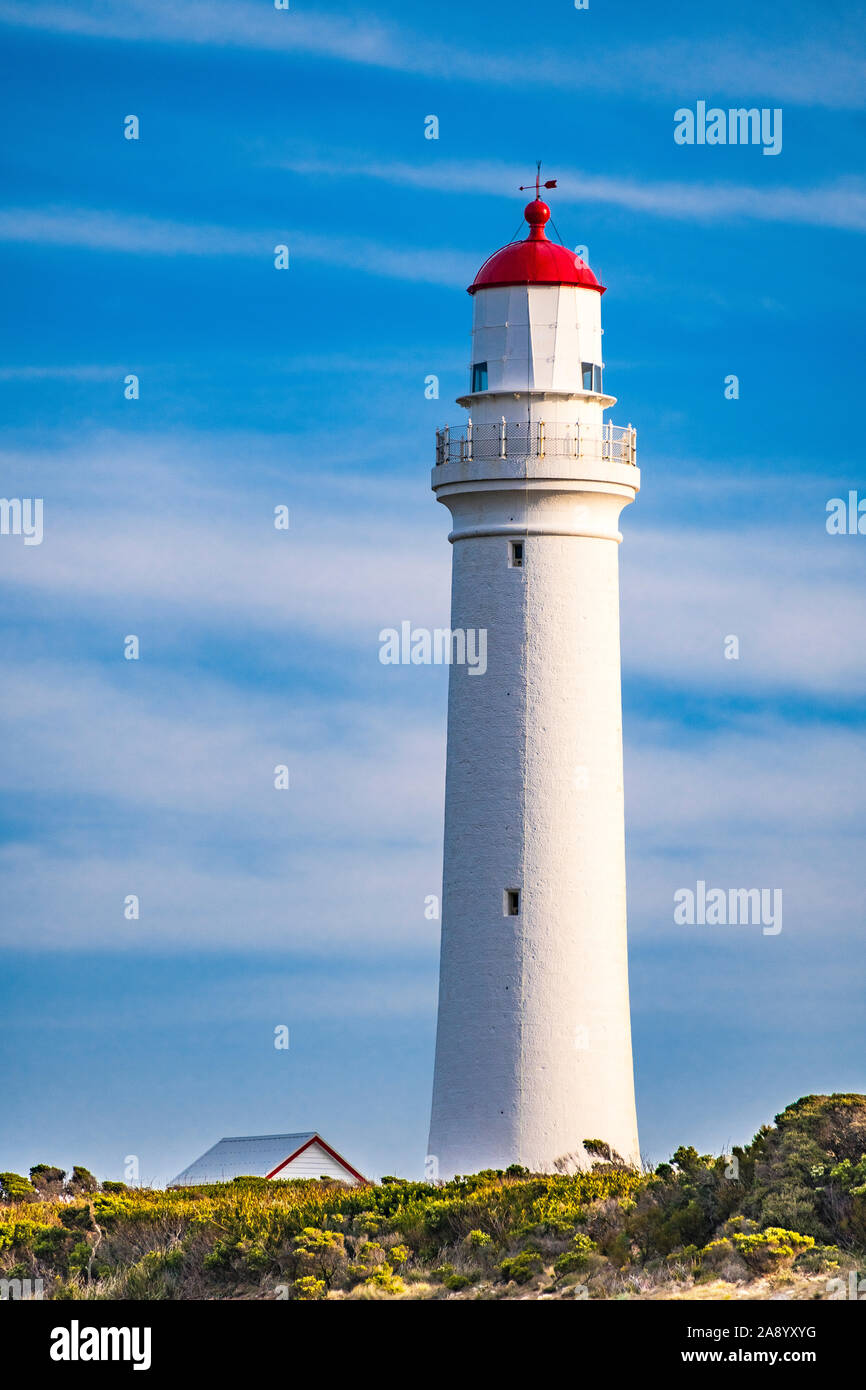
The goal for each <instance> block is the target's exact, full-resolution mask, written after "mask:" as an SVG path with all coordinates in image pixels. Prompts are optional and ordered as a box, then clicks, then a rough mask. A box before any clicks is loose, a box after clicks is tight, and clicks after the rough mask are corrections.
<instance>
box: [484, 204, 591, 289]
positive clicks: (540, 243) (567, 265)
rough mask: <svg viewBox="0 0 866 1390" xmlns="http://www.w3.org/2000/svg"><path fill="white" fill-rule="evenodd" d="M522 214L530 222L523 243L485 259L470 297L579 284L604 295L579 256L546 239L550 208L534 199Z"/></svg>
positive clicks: (565, 247) (515, 243)
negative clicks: (480, 292) (528, 287)
mask: <svg viewBox="0 0 866 1390" xmlns="http://www.w3.org/2000/svg"><path fill="white" fill-rule="evenodd" d="M523 215H524V217H525V218H526V220H527V222H528V223H529V235H528V237H527V238H526V240H525V241H512V242H509V244H508V245H507V246H503V248H502V250H501V251H494V253H493V255H492V256H488V258H487V260H486V261H485V262H484V264H483V266H482V267H481V269H480V270H479V272H478V274H477V275H476V276H475V279H474V280H473V282H472V284H471V285H470V286H469V293H470V294H474V293H475V291H476V290H480V289H493V288H495V287H499V286H502V285H582V286H583V287H584V288H585V289H588V290H598V292H599V294H604V288H605V287H604V285H600V284H599V283H598V281H597V280H596V278H595V276H594V275H593V273H592V271H591V270H590V268H589V266H588V265H587V264H586V262H585V261H582V260H581V259H580V256H576V255H575V254H574V252H573V251H569V249H568V247H567V246H560V245H559V243H558V242H555V241H549V240H548V238H547V233H546V232H545V230H544V224H545V222H547V220H548V219H549V217H550V208H549V207H548V206H547V204H546V203H543V202H542V201H541V199H540V198H535V199H534V200H533V201H532V202H531V203H527V205H526V207H525V208H524V211H523Z"/></svg>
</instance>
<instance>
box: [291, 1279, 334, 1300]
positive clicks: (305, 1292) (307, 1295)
mask: <svg viewBox="0 0 866 1390" xmlns="http://www.w3.org/2000/svg"><path fill="white" fill-rule="evenodd" d="M327 1297H328V1286H327V1284H326V1283H325V1281H324V1279H314V1278H313V1276H312V1275H311V1274H304V1275H302V1277H301V1278H300V1279H296V1280H295V1282H294V1283H293V1284H292V1298H294V1299H297V1300H298V1302H299V1303H308V1302H310V1301H311V1300H312V1299H314V1298H327Z"/></svg>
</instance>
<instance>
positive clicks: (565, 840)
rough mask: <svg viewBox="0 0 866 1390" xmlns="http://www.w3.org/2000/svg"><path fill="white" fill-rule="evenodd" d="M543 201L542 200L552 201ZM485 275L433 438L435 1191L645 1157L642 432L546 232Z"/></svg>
mask: <svg viewBox="0 0 866 1390" xmlns="http://www.w3.org/2000/svg"><path fill="white" fill-rule="evenodd" d="M553 186H555V184H554V183H552V182H551V183H548V184H546V185H545V187H553ZM540 193H541V188H540V186H539V180H538V179H537V180H536V184H535V198H534V199H533V200H532V201H531V202H530V203H529V204H528V205H527V207H526V209H525V212H524V216H525V219H526V223H527V225H528V230H527V232H526V235H525V238H524V239H522V240H518V241H514V242H511V243H510V244H509V245H507V246H505V247H503V248H502V250H500V251H497V252H496V253H495V254H494V255H492V256H490V257H489V259H488V260H487V261H485V263H484V264H483V265H482V267H481V269H480V270H479V271H478V274H477V275H476V277H475V280H474V282H473V283H472V285H470V286H469V293H470V295H471V296H472V303H473V325H472V355H471V363H470V366H469V373H468V376H469V390H468V392H467V394H466V395H465V396H461V397H459V398H458V401H457V404H458V405H460V406H462V407H465V409H466V410H467V411H468V416H467V418H466V419H465V420H464V421H463V422H462V423H461V424H459V425H452V426H446V427H445V428H443V429H441V430H439V431H437V436H436V464H435V467H434V468H433V474H432V487H433V491H434V492H435V494H436V499H437V501H439V502H442V503H443V504H444V505H445V506H446V507H447V508H448V510H449V512H450V514H451V532H450V535H449V537H448V539H449V541H450V542H451V545H452V588H451V634H452V639H453V641H454V646H455V650H457V649H458V645H459V635H460V634H461V633H464V634H465V633H466V632H469V631H472V630H475V631H476V632H478V631H482V632H486V634H487V636H486V641H487V662H486V667H485V669H484V671H483V672H480V671H478V670H473V668H472V667H471V666H469V665H467V664H466V663H465V662H464V663H461V662H460V661H459V660H458V661H456V662H453V663H452V664H451V668H450V673H449V675H450V678H449V689H448V751H447V770H446V787H445V840H444V871H443V889H442V945H441V962H440V980H439V1013H438V1026H437V1038H436V1063H435V1077H434V1085H433V1105H432V1116H431V1123H430V1137H429V1143H428V1163H427V1171H428V1173H430V1174H432V1175H438V1176H439V1177H443V1178H448V1177H450V1176H452V1175H454V1174H455V1173H471V1172H476V1171H478V1170H479V1169H481V1168H490V1167H495V1168H504V1167H507V1166H508V1165H509V1164H513V1163H518V1164H522V1165H524V1166H526V1167H527V1168H529V1169H531V1170H533V1171H536V1172H551V1171H554V1168H555V1166H556V1162H557V1160H558V1159H560V1160H561V1159H565V1158H566V1157H567V1156H568V1157H570V1159H571V1161H572V1163H575V1162H576V1163H577V1165H579V1166H583V1165H586V1164H588V1163H589V1162H590V1161H591V1155H590V1154H588V1152H587V1150H586V1149H585V1147H584V1141H585V1140H587V1139H591V1140H602V1141H603V1142H604V1143H606V1144H608V1145H609V1146H610V1148H611V1149H612V1150H614V1151H616V1153H618V1154H619V1155H620V1156H621V1157H622V1158H623V1159H625V1160H626V1161H627V1162H637V1161H638V1159H639V1150H638V1138H637V1120H636V1114H635V1100H634V1077H633V1066H632V1047H631V1024H630V1017H629V994H628V962H627V947H626V884H625V825H624V803H623V765H622V699H621V682H620V634H619V566H618V556H619V544H620V541H621V540H622V536H621V533H620V530H619V517H620V513H621V511H622V509H623V507H624V506H625V505H626V504H627V503H629V502H631V501H633V500H634V498H635V496H636V494H637V491H638V488H639V485H640V474H639V472H638V469H637V466H636V461H635V431H634V429H633V428H632V427H631V425H626V426H620V425H614V424H612V423H610V422H609V421H607V420H605V418H604V412H605V411H606V410H607V409H608V408H609V407H611V406H613V405H615V404H616V398H615V397H614V396H609V395H606V394H605V391H604V357H603V352H602V332H603V330H602V326H601V300H602V295H603V294H604V292H605V290H604V286H603V285H601V284H600V283H599V281H598V280H597V278H596V276H595V275H594V274H593V272H592V271H591V270H590V268H589V266H588V265H587V264H586V262H585V261H584V260H583V259H582V258H581V257H579V256H577V255H575V254H574V253H573V252H572V251H570V250H569V249H568V248H567V247H565V246H562V245H559V244H558V243H557V242H554V241H552V240H551V239H550V238H549V237H548V235H547V230H546V228H547V223H548V221H549V219H550V209H549V207H548V206H547V204H546V203H545V202H543V201H542V199H541V196H540Z"/></svg>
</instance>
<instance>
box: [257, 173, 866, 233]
mask: <svg viewBox="0 0 866 1390" xmlns="http://www.w3.org/2000/svg"><path fill="white" fill-rule="evenodd" d="M280 165H281V167H282V168H285V169H289V170H291V171H292V172H293V173H299V174H313V175H317V174H322V175H331V176H334V175H340V176H341V177H343V178H352V177H357V176H359V175H360V176H362V177H364V178H370V179H379V180H381V181H382V182H384V183H388V184H391V185H393V186H396V187H403V188H423V189H434V190H436V191H443V192H445V191H448V192H454V191H458V192H460V191H463V192H467V193H472V194H473V195H477V194H478V193H487V194H490V195H493V196H494V197H498V198H501V197H502V196H503V192H504V191H506V190H513V189H516V188H518V187H519V185H520V183H521V182H522V181H523V179H524V178H525V174H526V171H525V169H521V168H520V166H517V165H510V164H505V163H501V162H493V161H483V162H457V161H448V162H438V161H437V163H436V164H435V165H431V164H429V163H419V164H406V163H400V162H396V161H395V162H382V161H379V160H375V159H372V158H370V157H369V156H364V155H358V156H355V157H353V156H351V155H345V156H343V157H342V158H341V157H340V156H339V155H338V154H334V155H329V157H328V158H327V159H319V158H305V157H303V156H299V157H294V158H293V157H291V156H290V157H288V158H286V159H283V160H281V161H280ZM556 198H557V204H560V203H572V204H577V205H580V204H584V205H585V204H587V203H598V204H604V205H608V206H611V207H620V208H627V209H628V210H629V211H630V212H638V213H647V214H650V215H651V216H654V217H669V218H675V219H677V220H679V221H695V222H718V221H719V220H720V219H721V220H725V221H733V220H735V219H744V220H751V221H758V222H788V223H799V224H803V225H806V226H815V227H836V228H839V229H841V230H846V231H856V232H862V231H866V183H864V181H863V180H862V179H860V178H849V179H843V180H836V181H835V182H834V183H832V184H823V185H818V186H815V187H812V188H785V187H767V186H756V185H748V184H725V183H715V184H705V183H699V182H695V181H692V182H689V183H685V182H677V181H674V180H665V181H661V182H659V181H653V180H650V179H646V180H641V181H638V180H637V179H631V178H619V177H616V176H612V175H599V174H592V173H588V172H583V171H580V170H576V169H571V170H569V169H566V170H565V171H564V172H562V173H559V172H558V173H557V189H556Z"/></svg>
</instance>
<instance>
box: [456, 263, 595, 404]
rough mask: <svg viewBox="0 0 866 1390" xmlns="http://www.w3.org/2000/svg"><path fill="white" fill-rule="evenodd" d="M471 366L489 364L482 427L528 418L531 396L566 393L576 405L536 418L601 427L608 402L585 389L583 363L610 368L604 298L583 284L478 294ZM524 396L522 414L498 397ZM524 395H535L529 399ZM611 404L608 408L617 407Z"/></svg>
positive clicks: (517, 287)
mask: <svg viewBox="0 0 866 1390" xmlns="http://www.w3.org/2000/svg"><path fill="white" fill-rule="evenodd" d="M471 354H472V362H486V363H487V388H488V393H494V395H493V396H490V395H487V396H483V395H479V396H477V397H476V398H475V399H474V400H473V404H472V419H473V420H474V421H476V422H477V423H478V424H482V423H486V422H488V421H498V420H499V419H500V417H501V416H502V415H503V414H504V415H505V417H506V419H527V418H529V417H528V416H527V414H526V409H525V408H526V406H527V405H528V403H529V400H530V398H531V393H534V392H540V391H546V392H557V393H565V394H566V395H568V396H571V397H572V399H571V400H566V401H562V400H557V401H553V400H546V401H545V403H544V409H542V410H540V411H536V412H535V413H534V414H533V415H532V416H531V418H532V419H544V420H545V421H547V422H551V423H552V422H554V421H556V420H559V419H568V420H569V421H573V420H575V419H581V420H583V421H585V422H587V423H593V424H597V423H599V422H600V421H601V418H602V409H603V406H602V404H601V403H600V402H599V401H598V398H595V399H590V398H589V396H587V395H586V394H585V393H584V391H583V378H582V375H581V362H597V363H599V364H600V365H602V366H603V365H604V363H603V357H602V333H601V295H600V294H599V292H598V291H597V290H591V289H586V288H584V287H582V286H579V285H515V286H513V287H510V288H502V289H489V290H484V289H481V290H476V292H475V294H474V295H473V326H472V348H471ZM499 392H505V393H511V394H513V393H514V392H519V393H521V396H522V398H523V405H522V408H523V413H522V414H521V413H520V412H519V411H518V412H517V413H515V414H512V413H510V412H511V411H512V410H514V403H513V402H512V403H510V404H509V403H508V401H506V402H505V403H503V401H502V400H501V399H499V397H498V395H496V394H495V393H499ZM526 393H530V396H527V394H526ZM612 403H613V400H612V398H611V399H610V400H609V401H608V404H612Z"/></svg>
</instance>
